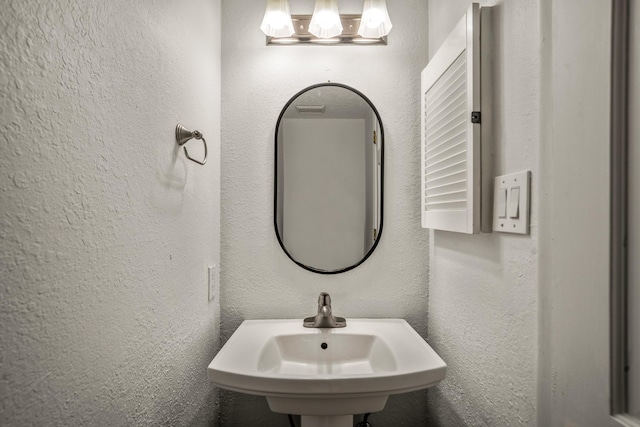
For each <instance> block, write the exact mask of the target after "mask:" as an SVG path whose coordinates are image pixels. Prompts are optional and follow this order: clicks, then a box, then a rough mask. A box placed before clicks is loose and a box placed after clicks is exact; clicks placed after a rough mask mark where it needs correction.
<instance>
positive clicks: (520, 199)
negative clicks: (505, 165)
mask: <svg viewBox="0 0 640 427" xmlns="http://www.w3.org/2000/svg"><path fill="white" fill-rule="evenodd" d="M530 183H531V172H530V171H523V172H518V173H514V174H511V175H502V176H498V177H496V178H495V182H494V192H493V194H494V201H493V212H494V217H493V230H494V231H499V232H502V233H516V234H529V187H530Z"/></svg>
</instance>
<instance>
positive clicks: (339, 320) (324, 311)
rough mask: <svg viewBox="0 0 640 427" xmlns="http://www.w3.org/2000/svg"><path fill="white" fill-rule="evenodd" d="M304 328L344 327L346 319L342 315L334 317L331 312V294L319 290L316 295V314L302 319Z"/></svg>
mask: <svg viewBox="0 0 640 427" xmlns="http://www.w3.org/2000/svg"><path fill="white" fill-rule="evenodd" d="M302 325H303V326H304V327H305V328H344V327H345V326H347V321H346V320H345V318H344V317H334V316H333V314H332V313H331V296H329V294H328V293H326V292H321V293H320V296H319V297H318V314H316V315H315V316H311V317H307V318H305V319H304V322H303V323H302Z"/></svg>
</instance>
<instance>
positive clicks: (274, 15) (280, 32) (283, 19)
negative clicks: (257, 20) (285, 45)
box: [260, 0, 295, 37]
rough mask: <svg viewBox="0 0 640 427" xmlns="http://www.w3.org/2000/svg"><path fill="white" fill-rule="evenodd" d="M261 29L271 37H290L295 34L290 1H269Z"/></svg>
mask: <svg viewBox="0 0 640 427" xmlns="http://www.w3.org/2000/svg"><path fill="white" fill-rule="evenodd" d="M260 29H261V30H262V32H263V33H265V34H266V35H267V36H269V37H290V36H291V35H292V34H294V33H295V31H294V29H293V22H291V12H290V10H289V0H267V9H266V10H265V11H264V18H263V19H262V25H260Z"/></svg>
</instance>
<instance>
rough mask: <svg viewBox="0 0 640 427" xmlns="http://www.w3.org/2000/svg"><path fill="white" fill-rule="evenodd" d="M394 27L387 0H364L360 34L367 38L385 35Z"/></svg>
mask: <svg viewBox="0 0 640 427" xmlns="http://www.w3.org/2000/svg"><path fill="white" fill-rule="evenodd" d="M392 27H393V24H391V20H390V19H389V12H387V2H386V0H364V8H363V10H362V20H361V21H360V28H359V29H358V34H360V35H361V36H362V37H366V38H378V37H384V36H386V35H387V34H389V31H391V28H392Z"/></svg>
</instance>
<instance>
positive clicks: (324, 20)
mask: <svg viewBox="0 0 640 427" xmlns="http://www.w3.org/2000/svg"><path fill="white" fill-rule="evenodd" d="M309 32H310V33H311V34H313V35H314V36H316V37H318V38H321V39H330V38H331V37H336V36H339V35H340V34H342V22H341V21H340V12H338V0H316V6H315V8H314V10H313V16H312V17H311V22H310V23H309Z"/></svg>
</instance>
